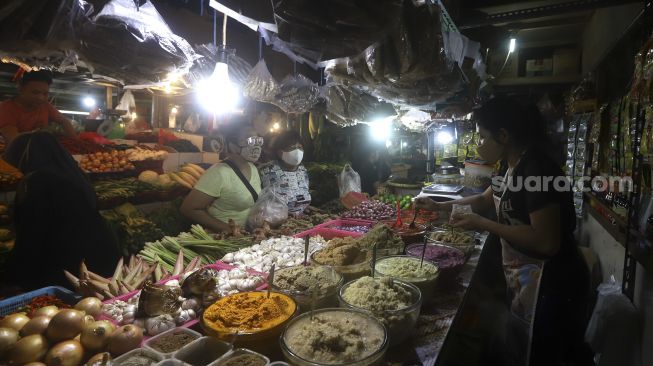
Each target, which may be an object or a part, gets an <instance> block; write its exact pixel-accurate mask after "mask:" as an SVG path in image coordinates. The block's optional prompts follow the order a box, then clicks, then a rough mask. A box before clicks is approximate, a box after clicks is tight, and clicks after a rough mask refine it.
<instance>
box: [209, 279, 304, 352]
mask: <svg viewBox="0 0 653 366" xmlns="http://www.w3.org/2000/svg"><path fill="white" fill-rule="evenodd" d="M296 313H297V303H296V302H295V300H293V298H292V297H290V296H288V295H286V294H283V293H280V292H275V291H270V296H269V297H268V292H267V291H251V292H241V293H237V294H233V295H229V296H226V297H223V298H221V299H220V300H218V301H216V302H215V303H213V304H212V305H211V306H209V307H208V308H206V310H205V311H204V314H202V321H201V325H202V328H203V329H204V331H205V332H206V334H207V335H210V336H213V337H217V338H220V339H222V340H227V341H231V340H232V339H233V338H234V337H236V342H250V341H260V340H266V339H272V338H276V337H278V336H279V334H281V331H282V330H283V328H284V327H285V326H286V324H287V323H288V322H289V321H290V320H291V319H292V318H293V317H294V316H295V314H296Z"/></svg>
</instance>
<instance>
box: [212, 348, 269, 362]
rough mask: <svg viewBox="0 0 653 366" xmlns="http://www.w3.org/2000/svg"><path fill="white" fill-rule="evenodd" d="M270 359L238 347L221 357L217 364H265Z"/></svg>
mask: <svg viewBox="0 0 653 366" xmlns="http://www.w3.org/2000/svg"><path fill="white" fill-rule="evenodd" d="M269 363H270V359H269V358H267V357H265V356H263V355H262V354H260V353H256V352H254V351H250V350H248V349H244V348H238V349H235V350H233V351H232V352H229V353H228V354H226V355H224V356H223V357H222V358H220V359H219V360H218V361H217V362H216V363H215V366H265V365H268V364H269Z"/></svg>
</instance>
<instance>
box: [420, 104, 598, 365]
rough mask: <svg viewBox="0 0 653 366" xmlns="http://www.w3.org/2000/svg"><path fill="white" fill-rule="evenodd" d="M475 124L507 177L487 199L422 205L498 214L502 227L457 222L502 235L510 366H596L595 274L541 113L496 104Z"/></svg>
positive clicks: (482, 149)
mask: <svg viewBox="0 0 653 366" xmlns="http://www.w3.org/2000/svg"><path fill="white" fill-rule="evenodd" d="M474 118H475V119H476V121H477V125H478V131H479V137H480V144H479V146H478V152H479V154H480V155H481V157H482V158H483V159H484V160H485V161H487V162H488V163H496V162H498V161H503V162H505V163H507V167H508V169H507V172H506V174H505V176H504V177H503V179H500V178H499V179H494V180H493V186H492V187H490V188H488V189H487V190H486V191H485V192H484V193H482V194H480V195H475V196H471V197H466V198H463V199H459V200H455V201H449V202H446V203H435V202H433V201H432V200H430V199H428V198H420V199H418V200H417V206H418V207H420V208H425V209H430V210H443V211H450V210H451V205H452V204H455V203H458V204H470V205H471V206H472V209H473V210H474V212H484V211H485V210H487V209H488V208H490V207H493V208H495V209H496V212H497V217H498V220H497V221H493V220H489V219H487V218H484V217H481V216H479V215H478V214H476V213H473V214H463V215H454V216H453V217H452V218H451V223H452V224H453V226H455V227H459V228H463V229H469V230H477V231H488V232H489V233H490V234H495V235H497V236H498V237H500V241H501V249H502V250H501V251H502V262H503V273H504V276H505V280H506V286H507V300H508V301H507V302H508V304H507V305H508V309H509V316H508V319H509V320H508V324H507V328H506V330H505V342H506V343H505V344H506V348H505V349H504V350H503V352H502V353H503V355H504V357H505V358H506V359H505V360H504V361H503V363H502V364H503V365H562V364H573V365H590V364H592V363H591V352H588V349H587V348H586V347H585V345H584V343H583V335H584V331H585V326H586V320H587V316H586V315H587V309H588V308H587V306H588V295H589V275H588V269H587V266H586V265H585V263H584V261H583V259H582V256H581V254H580V252H579V249H578V247H577V246H576V243H575V240H574V236H573V231H574V229H575V226H576V217H575V212H574V206H573V199H572V193H571V189H570V187H569V185H568V184H567V185H566V186H565V182H566V181H565V180H564V173H563V172H562V170H561V169H560V168H559V167H558V166H557V165H556V163H555V162H554V161H553V160H552V159H551V158H550V157H549V156H548V155H547V152H546V150H545V149H544V148H543V146H542V141H544V140H545V139H546V138H545V135H544V133H543V131H542V129H541V124H539V123H538V122H540V121H541V119H540V118H541V117H540V116H539V112H537V113H534V112H533V111H532V110H527V109H525V108H523V107H521V106H520V105H519V103H517V102H516V101H513V100H510V99H504V98H495V99H493V100H490V101H488V102H487V103H485V104H484V105H483V106H482V107H481V108H480V109H478V110H477V111H476V112H475V113H474ZM527 178H528V179H527ZM520 182H522V183H523V184H520ZM529 182H530V183H529ZM533 182H535V183H533Z"/></svg>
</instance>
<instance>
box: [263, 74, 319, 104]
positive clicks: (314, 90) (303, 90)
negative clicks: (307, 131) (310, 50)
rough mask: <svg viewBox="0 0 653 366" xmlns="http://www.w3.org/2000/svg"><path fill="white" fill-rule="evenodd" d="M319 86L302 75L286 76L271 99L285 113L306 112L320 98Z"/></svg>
mask: <svg viewBox="0 0 653 366" xmlns="http://www.w3.org/2000/svg"><path fill="white" fill-rule="evenodd" d="M320 95H321V92H320V87H319V86H318V85H317V84H316V83H314V82H312V81H311V80H310V79H308V78H307V77H305V76H304V75H301V74H298V75H297V76H291V75H289V76H287V77H286V78H285V79H283V81H282V82H281V84H280V85H279V92H278V93H277V94H276V95H275V96H274V99H273V100H272V101H271V103H273V104H274V105H276V106H277V107H279V108H281V109H282V110H283V111H284V112H286V113H306V112H308V111H310V110H311V108H313V106H314V105H316V104H317V103H318V102H319V100H320Z"/></svg>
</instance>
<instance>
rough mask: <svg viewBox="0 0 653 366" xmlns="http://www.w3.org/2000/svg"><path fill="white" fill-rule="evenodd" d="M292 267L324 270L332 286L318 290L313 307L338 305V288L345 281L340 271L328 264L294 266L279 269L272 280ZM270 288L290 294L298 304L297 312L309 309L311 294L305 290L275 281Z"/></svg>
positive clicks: (311, 299)
mask: <svg viewBox="0 0 653 366" xmlns="http://www.w3.org/2000/svg"><path fill="white" fill-rule="evenodd" d="M292 268H307V269H308V268H320V269H322V270H324V271H326V277H327V278H328V279H329V282H330V283H332V284H333V285H332V286H328V288H326V289H322V290H320V291H318V293H317V296H316V302H315V309H322V308H329V307H334V306H337V305H338V290H340V287H341V286H342V284H343V283H344V282H345V280H344V278H343V277H342V275H341V274H340V273H338V272H337V271H336V270H335V269H334V268H333V267H330V266H296V267H288V268H283V269H279V270H277V271H276V273H275V275H274V280H275V281H276V280H277V279H278V278H279V276H280V275H282V274H283V273H284V272H290V270H291V269H292ZM270 288H271V289H272V290H274V291H277V292H282V293H285V294H287V295H289V296H291V297H292V298H293V299H294V300H295V302H297V305H298V306H299V312H300V313H304V312H306V311H308V310H310V309H311V302H312V301H313V294H312V293H311V292H310V291H308V289H305V290H299V289H294V290H293V289H286V288H281V287H279V286H278V285H277V284H276V283H271V284H270Z"/></svg>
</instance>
